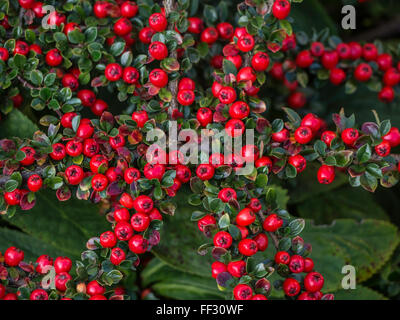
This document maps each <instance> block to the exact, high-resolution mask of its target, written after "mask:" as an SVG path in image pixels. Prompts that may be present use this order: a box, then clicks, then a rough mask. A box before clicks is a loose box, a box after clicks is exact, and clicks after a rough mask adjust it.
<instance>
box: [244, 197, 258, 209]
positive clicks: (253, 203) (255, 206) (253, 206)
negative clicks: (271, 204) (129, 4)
mask: <svg viewBox="0 0 400 320" xmlns="http://www.w3.org/2000/svg"><path fill="white" fill-rule="evenodd" d="M246 207H247V208H249V209H250V210H251V211H253V212H258V211H260V210H261V208H262V205H261V202H260V200H258V199H257V198H251V199H250V202H249V204H248V205H247V206H246Z"/></svg>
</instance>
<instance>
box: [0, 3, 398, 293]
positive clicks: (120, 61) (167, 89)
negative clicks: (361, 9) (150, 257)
mask: <svg viewBox="0 0 400 320" xmlns="http://www.w3.org/2000/svg"><path fill="white" fill-rule="evenodd" d="M292 2H298V1H292ZM47 4H49V5H53V6H54V7H55V8H56V11H53V12H51V13H50V14H49V15H46V13H44V12H43V11H42V7H44V6H45V5H47ZM292 5H301V4H297V3H296V4H294V3H291V2H290V1H287V0H276V1H256V0H254V1H246V2H243V3H240V4H238V5H237V8H236V9H237V13H236V14H235V16H234V17H233V16H232V17H231V18H232V19H228V16H226V21H223V20H219V19H218V15H217V16H216V11H215V9H214V8H212V7H211V6H210V5H208V4H206V3H200V2H198V1H188V0H181V1H172V0H165V1H162V2H161V1H160V2H153V1H138V2H137V3H135V2H131V1H116V2H113V1H109V2H107V1H70V2H55V1H49V3H47V2H46V3H41V2H35V1H33V0H19V1H1V5H0V10H1V15H0V20H1V27H0V28H1V30H0V34H1V48H0V60H1V61H0V70H1V75H0V85H1V95H2V97H3V100H2V106H1V111H2V113H3V114H2V118H3V117H5V118H7V115H8V114H10V112H11V111H12V110H13V109H14V108H18V107H20V106H21V105H22V104H25V105H29V106H31V108H32V109H33V110H32V111H31V112H35V113H38V114H40V115H41V119H40V122H39V124H38V125H40V130H35V132H34V134H33V135H32V136H30V137H28V138H15V137H12V136H10V137H9V138H8V139H3V140H1V141H0V147H1V149H0V156H1V161H0V168H1V169H2V175H1V177H0V188H1V189H0V191H1V194H2V198H1V200H0V204H1V212H2V214H4V215H6V216H7V217H9V218H12V217H13V216H14V215H20V214H29V210H31V209H32V208H34V206H35V205H36V193H37V192H38V191H40V190H41V189H44V188H46V189H50V190H53V191H54V192H55V193H56V196H57V198H58V200H59V201H67V200H69V199H70V198H71V197H76V198H78V199H80V200H85V201H91V202H94V203H102V204H103V205H106V207H107V211H108V214H107V221H108V222H109V224H110V226H109V230H108V231H106V232H103V233H101V231H100V230H99V233H98V235H97V237H94V238H91V239H89V240H88V242H87V248H88V250H87V251H85V252H83V253H82V256H81V261H76V262H75V261H74V262H73V261H71V259H69V258H67V257H62V256H60V257H57V258H56V259H53V258H51V257H49V256H48V255H46V254H44V255H41V256H40V257H38V259H37V260H36V262H33V263H30V262H24V252H23V251H21V250H20V249H18V248H17V247H15V246H12V247H10V248H8V249H7V250H6V251H5V252H4V253H3V255H2V258H1V260H0V271H1V272H0V274H1V281H2V282H1V283H2V284H1V285H0V298H1V299H32V300H43V299H91V300H105V299H124V298H126V296H124V293H125V291H124V289H123V288H121V286H120V283H121V282H122V281H123V280H124V279H126V278H127V277H129V275H130V274H131V273H132V272H135V269H136V267H137V266H138V265H139V264H140V256H141V255H142V254H144V253H146V252H148V251H149V250H151V249H152V248H153V247H155V246H157V245H158V244H159V242H160V240H161V241H162V239H160V229H161V228H162V224H163V215H165V214H174V213H175V214H176V215H179V205H178V207H176V206H175V204H174V202H173V201H172V199H173V198H174V197H175V196H177V195H178V196H179V195H180V194H181V197H180V199H184V200H185V201H187V202H188V203H189V204H191V205H192V206H197V207H199V210H196V211H194V212H193V213H192V220H193V221H196V223H197V226H198V229H199V232H202V233H203V234H204V236H205V237H204V239H205V241H207V238H208V240H209V241H207V243H205V244H204V245H202V246H201V247H200V248H199V253H201V254H204V253H206V252H207V251H211V253H212V257H213V259H214V260H215V261H214V263H213V264H212V270H210V272H211V274H212V277H213V278H215V280H216V285H217V286H218V288H219V289H221V290H222V291H224V292H226V296H227V297H228V298H234V299H237V300H250V299H252V300H266V299H267V298H268V297H269V295H270V294H271V291H273V290H283V292H284V294H285V296H286V297H287V298H291V299H299V300H320V299H333V294H331V293H330V292H325V291H324V288H323V286H324V275H322V274H320V273H319V272H318V268H317V266H318V262H317V261H316V262H315V267H314V261H313V259H312V258H311V257H310V255H311V251H312V250H311V245H312V244H311V245H310V244H307V243H305V242H304V240H303V239H302V238H301V236H300V234H301V232H302V231H303V228H304V224H305V223H304V220H303V219H298V218H294V217H292V216H291V215H290V214H289V213H288V212H287V211H286V210H285V209H284V208H282V207H280V205H279V201H278V198H277V194H276V192H275V191H274V190H273V189H272V188H270V187H269V185H268V181H269V179H271V177H273V176H276V177H278V178H280V179H285V180H286V179H294V178H296V176H297V175H301V172H302V171H303V170H304V169H305V168H306V166H307V165H309V164H310V163H316V164H318V165H319V170H318V174H317V178H316V179H315V183H320V184H331V183H332V182H333V181H334V180H335V173H336V172H337V171H341V172H344V173H345V174H347V175H348V180H349V183H350V185H352V186H354V187H358V186H362V187H363V188H364V189H366V190H368V191H375V189H376V188H377V186H378V183H380V184H381V185H383V186H385V187H390V186H392V185H394V184H395V183H397V180H398V176H399V173H398V171H399V168H398V160H399V157H398V156H397V155H395V154H392V153H391V149H392V148H395V147H396V146H398V145H399V144H400V133H399V130H398V129H397V128H395V127H391V124H390V121H389V120H384V121H381V120H380V119H379V117H378V115H377V114H375V122H367V123H364V124H356V122H355V118H354V116H350V117H347V116H346V115H345V113H344V111H343V110H342V111H341V112H340V113H339V114H334V115H333V122H334V125H335V126H334V127H330V128H328V125H327V124H326V123H325V121H323V120H322V119H321V118H319V117H318V116H317V115H315V114H312V113H308V114H303V115H302V116H300V115H299V114H298V113H296V112H295V111H293V109H301V108H302V107H304V105H305V104H306V103H307V97H306V95H304V94H303V93H302V92H301V91H300V90H298V87H299V85H301V86H304V87H305V86H307V85H309V84H310V83H309V81H308V80H309V79H311V78H312V77H316V78H317V79H319V80H320V81H330V82H331V84H332V85H335V86H337V85H341V84H343V83H345V81H348V82H347V83H348V84H347V85H348V86H350V84H351V83H354V82H356V81H359V82H366V81H369V80H370V79H373V80H374V81H377V80H376V79H379V78H382V81H383V83H384V86H383V87H382V89H381V90H380V92H379V99H380V100H382V101H385V102H391V101H392V100H393V99H394V90H393V89H392V88H393V87H394V86H396V85H397V84H398V83H399V81H400V73H399V67H398V66H396V64H395V62H394V61H393V59H392V58H391V56H390V55H388V54H387V53H383V52H380V51H379V50H378V48H377V47H376V46H375V45H373V44H369V43H367V44H363V45H362V44H359V43H349V44H346V43H342V42H340V40H338V39H336V38H334V39H333V40H335V41H333V40H332V39H330V40H331V41H330V42H329V43H325V44H324V43H323V42H324V39H318V37H316V38H315V39H313V40H312V41H309V40H307V41H306V40H304V39H305V38H303V41H301V43H300V44H297V43H296V38H295V37H294V34H293V31H292V27H291V24H290V18H289V14H290V10H291V6H292ZM232 8H233V7H231V9H232ZM192 12H193V13H192ZM201 13H203V14H201ZM228 21H229V22H228ZM42 22H45V24H44V25H43V24H42ZM299 46H300V47H301V50H299ZM396 67H397V69H396ZM296 73H297V75H296ZM288 75H289V76H288ZM293 77H294V78H293ZM267 78H273V79H276V80H277V82H278V84H279V83H281V82H282V83H283V84H284V86H286V87H287V88H288V89H289V90H290V94H289V96H288V97H287V104H288V106H289V107H291V108H293V109H290V108H282V110H283V111H284V112H285V113H286V117H287V121H284V120H282V119H279V118H278V117H276V118H275V117H274V118H269V119H267V118H266V113H267V112H268V111H269V108H271V106H270V105H269V104H267V100H266V99H265V97H264V93H263V86H267V85H268V82H267ZM294 79H296V80H294ZM346 79H347V80H346ZM310 85H311V84H310ZM107 101H108V102H107ZM114 103H115V104H118V103H122V104H123V105H125V106H128V108H127V112H126V113H124V114H120V115H119V114H114V112H112V109H113V104H114ZM285 119H286V118H285ZM172 121H176V123H177V129H178V130H179V131H180V132H184V131H185V130H188V129H192V130H195V131H196V132H200V130H201V129H205V128H207V129H210V131H209V133H208V134H209V135H210V136H212V135H215V134H216V132H217V131H221V132H225V133H226V134H227V135H228V136H230V137H232V138H236V139H240V140H243V141H244V142H245V141H246V139H245V138H246V137H245V130H246V129H252V130H253V132H254V134H255V137H254V138H255V139H254V143H252V144H244V145H243V147H242V148H241V152H240V153H239V154H233V155H230V156H228V157H225V156H224V154H223V149H222V148H221V149H220V150H219V151H218V152H214V153H212V154H211V155H210V154H206V156H204V154H200V156H199V157H200V160H201V163H200V164H190V163H189V164H186V163H184V161H183V158H184V154H183V153H182V152H181V151H180V150H179V149H173V148H169V149H168V150H164V149H162V148H158V149H155V150H154V151H153V153H152V154H151V155H152V157H150V159H149V158H146V153H147V149H148V148H149V146H150V145H151V144H152V143H153V141H151V140H150V139H149V138H148V137H147V133H148V132H149V131H151V130H154V129H156V128H158V129H161V130H162V131H164V132H166V133H168V132H169V129H170V128H171V127H172V125H173V124H172ZM45 127H47V130H45V129H44V128H45ZM212 130H214V132H213V131H212ZM196 139H197V138H196ZM188 141H189V139H187V140H181V141H180V142H179V146H180V145H182V144H184V142H188ZM201 142H202V141H201V140H195V141H192V144H193V145H200V144H201ZM245 143H246V142H245ZM164 160H165V161H164ZM248 163H254V164H255V168H254V169H253V170H252V171H251V172H248V173H247V174H245V175H239V174H236V173H238V172H239V171H240V170H241V169H242V168H243V167H245V165H246V164H248ZM182 195H184V196H183V197H182ZM17 208H19V209H21V210H22V211H28V212H26V213H21V212H17ZM18 211H19V210H18ZM43 227H44V228H45V226H43ZM271 242H272V243H271ZM267 250H268V251H271V250H273V251H274V258H273V259H268V260H264V261H261V262H260V261H259V260H258V259H255V258H254V257H255V255H256V254H257V253H258V254H260V253H261V256H262V253H263V252H266V251H267ZM51 267H53V269H52V270H54V272H55V274H54V279H51V278H49V275H48V274H47V273H48V271H49V269H50V268H51ZM50 274H51V273H50ZM272 274H277V275H278V276H279V277H280V280H279V281H278V282H277V283H274V285H272V284H271V282H270V280H269V277H270V276H271V275H272ZM43 279H44V280H45V281H44V280H43ZM53 280H54V281H53ZM46 281H50V282H51V281H53V282H54V285H55V288H51V287H49V286H48V285H47V282H46Z"/></svg>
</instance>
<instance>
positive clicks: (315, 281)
mask: <svg viewBox="0 0 400 320" xmlns="http://www.w3.org/2000/svg"><path fill="white" fill-rule="evenodd" d="M323 286H324V277H323V276H322V275H321V274H320V273H318V272H310V273H308V274H307V275H306V277H305V278H304V287H305V288H306V290H307V291H309V292H317V291H320V290H321V289H322V287H323Z"/></svg>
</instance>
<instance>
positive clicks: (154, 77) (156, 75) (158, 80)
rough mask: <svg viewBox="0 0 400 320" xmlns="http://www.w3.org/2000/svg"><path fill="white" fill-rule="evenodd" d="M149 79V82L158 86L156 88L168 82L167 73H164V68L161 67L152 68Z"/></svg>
mask: <svg viewBox="0 0 400 320" xmlns="http://www.w3.org/2000/svg"><path fill="white" fill-rule="evenodd" d="M149 79H150V82H151V83H152V84H153V85H154V86H156V87H158V88H163V87H165V86H166V85H167V83H168V75H167V73H166V72H165V71H164V70H162V69H153V70H152V71H151V72H150V75H149Z"/></svg>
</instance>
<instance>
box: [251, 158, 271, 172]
mask: <svg viewBox="0 0 400 320" xmlns="http://www.w3.org/2000/svg"><path fill="white" fill-rule="evenodd" d="M255 165H256V168H260V167H267V168H268V170H271V169H272V160H271V158H269V157H261V158H259V159H257V160H256V163H255Z"/></svg>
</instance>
